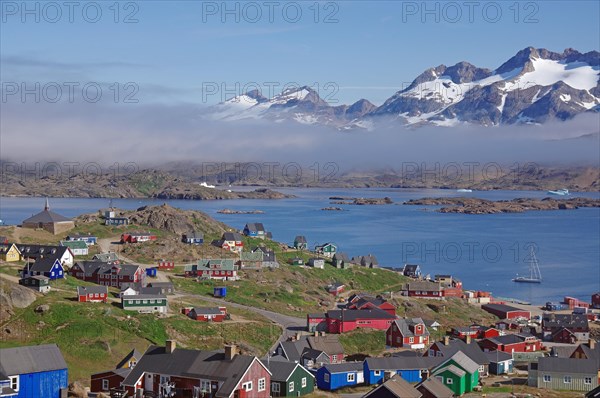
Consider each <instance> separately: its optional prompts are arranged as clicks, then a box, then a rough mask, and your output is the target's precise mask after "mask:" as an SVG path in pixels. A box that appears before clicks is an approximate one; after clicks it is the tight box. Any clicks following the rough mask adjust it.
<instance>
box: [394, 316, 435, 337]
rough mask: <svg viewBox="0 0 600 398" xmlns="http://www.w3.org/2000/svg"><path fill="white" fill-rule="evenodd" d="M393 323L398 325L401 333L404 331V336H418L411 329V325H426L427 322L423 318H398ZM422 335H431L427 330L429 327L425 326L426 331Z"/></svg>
mask: <svg viewBox="0 0 600 398" xmlns="http://www.w3.org/2000/svg"><path fill="white" fill-rule="evenodd" d="M393 324H395V325H396V326H397V327H398V330H399V331H400V333H402V336H404V337H414V336H416V335H415V334H414V333H413V332H412V331H411V330H410V327H411V326H415V325H419V324H422V325H423V326H424V327H425V323H424V322H423V320H422V319H421V318H400V319H396V320H395V321H394V323H393ZM422 336H429V331H428V330H427V327H425V332H424V333H423V334H422Z"/></svg>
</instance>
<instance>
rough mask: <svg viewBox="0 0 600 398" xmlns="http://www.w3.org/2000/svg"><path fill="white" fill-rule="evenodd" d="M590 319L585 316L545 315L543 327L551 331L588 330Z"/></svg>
mask: <svg viewBox="0 0 600 398" xmlns="http://www.w3.org/2000/svg"><path fill="white" fill-rule="evenodd" d="M588 325H589V324H588V319H587V316H586V315H585V314H544V316H543V317H542V327H544V328H550V329H558V328H567V329H570V328H584V329H585V328H587V327H588Z"/></svg>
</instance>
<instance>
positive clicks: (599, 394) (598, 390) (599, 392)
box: [585, 386, 600, 398]
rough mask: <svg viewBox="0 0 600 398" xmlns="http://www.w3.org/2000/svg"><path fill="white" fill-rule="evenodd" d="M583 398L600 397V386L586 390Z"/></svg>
mask: <svg viewBox="0 0 600 398" xmlns="http://www.w3.org/2000/svg"><path fill="white" fill-rule="evenodd" d="M585 398H600V386H598V387H596V388H594V389H593V390H592V391H588V392H587V393H586V394H585Z"/></svg>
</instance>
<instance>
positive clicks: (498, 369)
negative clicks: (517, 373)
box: [485, 351, 513, 375]
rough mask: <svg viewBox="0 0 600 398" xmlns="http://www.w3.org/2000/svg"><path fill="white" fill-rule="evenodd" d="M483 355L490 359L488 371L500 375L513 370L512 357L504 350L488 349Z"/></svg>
mask: <svg viewBox="0 0 600 398" xmlns="http://www.w3.org/2000/svg"><path fill="white" fill-rule="evenodd" d="M485 356H486V357H487V358H488V359H489V360H490V373H491V374H494V375H502V374H508V373H512V372H513V357H512V355H511V354H509V353H508V352H504V351H488V352H486V353H485Z"/></svg>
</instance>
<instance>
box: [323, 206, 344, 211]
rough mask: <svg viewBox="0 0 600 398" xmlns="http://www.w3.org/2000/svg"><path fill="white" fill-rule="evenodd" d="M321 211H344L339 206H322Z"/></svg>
mask: <svg viewBox="0 0 600 398" xmlns="http://www.w3.org/2000/svg"><path fill="white" fill-rule="evenodd" d="M321 210H323V211H344V209H342V208H341V207H323V208H322V209H321Z"/></svg>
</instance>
